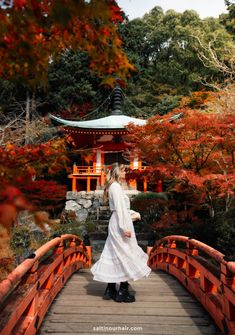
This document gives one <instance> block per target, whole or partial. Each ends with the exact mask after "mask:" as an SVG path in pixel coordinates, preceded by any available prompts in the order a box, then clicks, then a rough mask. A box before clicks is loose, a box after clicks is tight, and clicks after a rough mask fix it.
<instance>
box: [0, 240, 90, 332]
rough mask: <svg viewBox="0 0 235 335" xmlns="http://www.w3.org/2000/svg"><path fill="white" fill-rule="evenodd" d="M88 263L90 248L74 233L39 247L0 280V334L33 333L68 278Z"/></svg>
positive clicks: (86, 266) (88, 264)
mask: <svg viewBox="0 0 235 335" xmlns="http://www.w3.org/2000/svg"><path fill="white" fill-rule="evenodd" d="M90 266H91V247H90V246H85V245H84V244H83V241H82V240H81V239H80V238H79V237H77V236H76V235H70V234H67V235H62V236H61V237H56V238H54V239H53V240H51V241H49V242H47V243H46V244H44V245H43V246H41V247H40V248H39V249H38V250H37V251H35V253H33V254H32V255H30V258H28V259H26V260H25V261H23V262H22V263H21V264H20V265H19V266H17V267H16V268H15V269H14V270H13V271H12V272H11V273H10V274H9V275H8V277H7V278H6V279H4V280H3V281H2V282H1V283H0V306H1V307H0V308H1V309H0V334H1V335H10V334H12V335H13V334H24V335H27V334H29V335H33V334H36V332H37V330H38V329H39V327H40V325H41V323H42V321H43V318H44V315H45V314H46V312H47V310H48V308H49V307H50V305H51V303H52V301H53V300H54V298H55V297H56V295H57V294H58V292H59V291H60V290H61V289H62V288H63V286H64V285H65V283H66V281H67V280H68V279H69V277H70V276H71V275H72V274H73V273H74V272H75V271H77V270H78V269H80V268H89V267H90Z"/></svg>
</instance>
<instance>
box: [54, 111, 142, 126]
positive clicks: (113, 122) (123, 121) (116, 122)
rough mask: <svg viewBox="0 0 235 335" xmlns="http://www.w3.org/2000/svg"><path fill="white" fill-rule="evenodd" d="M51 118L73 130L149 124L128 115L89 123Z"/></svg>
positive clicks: (104, 118) (103, 118)
mask: <svg viewBox="0 0 235 335" xmlns="http://www.w3.org/2000/svg"><path fill="white" fill-rule="evenodd" d="M49 117H50V118H51V119H52V120H54V121H55V122H57V123H59V124H61V125H63V126H67V127H73V128H81V129H94V130H96V129H126V126H127V125H128V123H134V125H138V126H143V125H145V124H146V123H147V120H143V119H137V118H134V117H130V116H127V115H123V114H121V115H110V116H106V117H102V118H99V119H94V120H89V121H71V120H65V119H62V118H60V117H57V116H54V115H52V114H49Z"/></svg>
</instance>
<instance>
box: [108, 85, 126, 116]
mask: <svg viewBox="0 0 235 335" xmlns="http://www.w3.org/2000/svg"><path fill="white" fill-rule="evenodd" d="M122 104H123V93H122V89H121V88H120V86H119V85H118V84H117V85H116V86H115V88H114V90H113V109H112V113H111V115H123V112H122Z"/></svg>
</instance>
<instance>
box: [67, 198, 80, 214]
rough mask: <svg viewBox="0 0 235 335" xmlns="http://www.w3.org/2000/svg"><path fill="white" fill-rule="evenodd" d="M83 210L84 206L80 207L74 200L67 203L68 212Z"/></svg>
mask: <svg viewBox="0 0 235 335" xmlns="http://www.w3.org/2000/svg"><path fill="white" fill-rule="evenodd" d="M81 208H82V206H81V205H79V204H78V203H76V201H74V200H69V201H66V203H65V210H66V211H73V212H77V211H78V210H79V209H81Z"/></svg>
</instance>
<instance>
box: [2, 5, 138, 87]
mask: <svg viewBox="0 0 235 335" xmlns="http://www.w3.org/2000/svg"><path fill="white" fill-rule="evenodd" d="M122 20H123V18H122V12H121V10H120V8H119V7H118V6H117V5H116V2H115V1H107V0H100V1H90V2H87V1H85V0H83V1H79V3H77V2H74V1H72V0H68V1H66V2H61V1H31V0H18V1H14V5H13V7H12V8H9V9H7V10H5V9H0V46H1V48H0V58H1V64H0V76H2V77H5V78H8V79H10V78H14V79H15V78H17V77H18V78H21V79H22V78H24V80H26V81H27V83H29V84H31V85H35V84H36V83H38V82H44V83H45V82H46V81H47V68H48V64H49V61H50V60H52V59H55V58H56V57H58V56H59V55H60V54H61V52H62V51H63V50H66V49H68V48H72V49H73V50H77V49H82V50H86V51H87V52H88V53H89V55H90V58H91V67H92V68H93V69H94V70H96V71H99V72H102V73H104V74H111V73H115V74H116V75H117V76H119V77H120V78H123V79H125V77H126V76H127V75H128V73H129V71H130V70H133V69H134V68H133V66H132V65H131V64H130V63H129V62H128V60H127V57H126V55H125V54H124V52H123V50H122V49H121V40H120V37H119V36H118V33H117V31H116V23H117V22H122Z"/></svg>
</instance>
